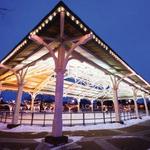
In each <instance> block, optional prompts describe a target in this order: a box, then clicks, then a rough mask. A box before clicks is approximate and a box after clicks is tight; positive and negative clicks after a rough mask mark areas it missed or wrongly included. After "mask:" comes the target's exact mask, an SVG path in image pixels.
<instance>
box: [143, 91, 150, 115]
mask: <svg viewBox="0 0 150 150" xmlns="http://www.w3.org/2000/svg"><path fill="white" fill-rule="evenodd" d="M143 100H144V106H145V112H146V116H149V111H148V107H147V101H146V96H145V94H144V95H143Z"/></svg>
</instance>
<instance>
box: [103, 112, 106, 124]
mask: <svg viewBox="0 0 150 150" xmlns="http://www.w3.org/2000/svg"><path fill="white" fill-rule="evenodd" d="M103 122H104V123H106V121H105V112H103Z"/></svg>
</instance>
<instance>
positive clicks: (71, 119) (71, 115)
mask: <svg viewBox="0 0 150 150" xmlns="http://www.w3.org/2000/svg"><path fill="white" fill-rule="evenodd" d="M70 126H72V113H71V112H70Z"/></svg>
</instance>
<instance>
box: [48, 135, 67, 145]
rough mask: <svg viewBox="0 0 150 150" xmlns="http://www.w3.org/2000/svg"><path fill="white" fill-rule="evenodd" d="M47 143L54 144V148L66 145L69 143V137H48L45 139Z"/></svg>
mask: <svg viewBox="0 0 150 150" xmlns="http://www.w3.org/2000/svg"><path fill="white" fill-rule="evenodd" d="M45 142H46V143H49V144H52V145H54V146H58V145H61V144H66V143H68V136H64V135H62V136H59V137H54V136H46V137H45Z"/></svg>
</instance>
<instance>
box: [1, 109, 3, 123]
mask: <svg viewBox="0 0 150 150" xmlns="http://www.w3.org/2000/svg"><path fill="white" fill-rule="evenodd" d="M2 120H3V111H2V112H1V122H2Z"/></svg>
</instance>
